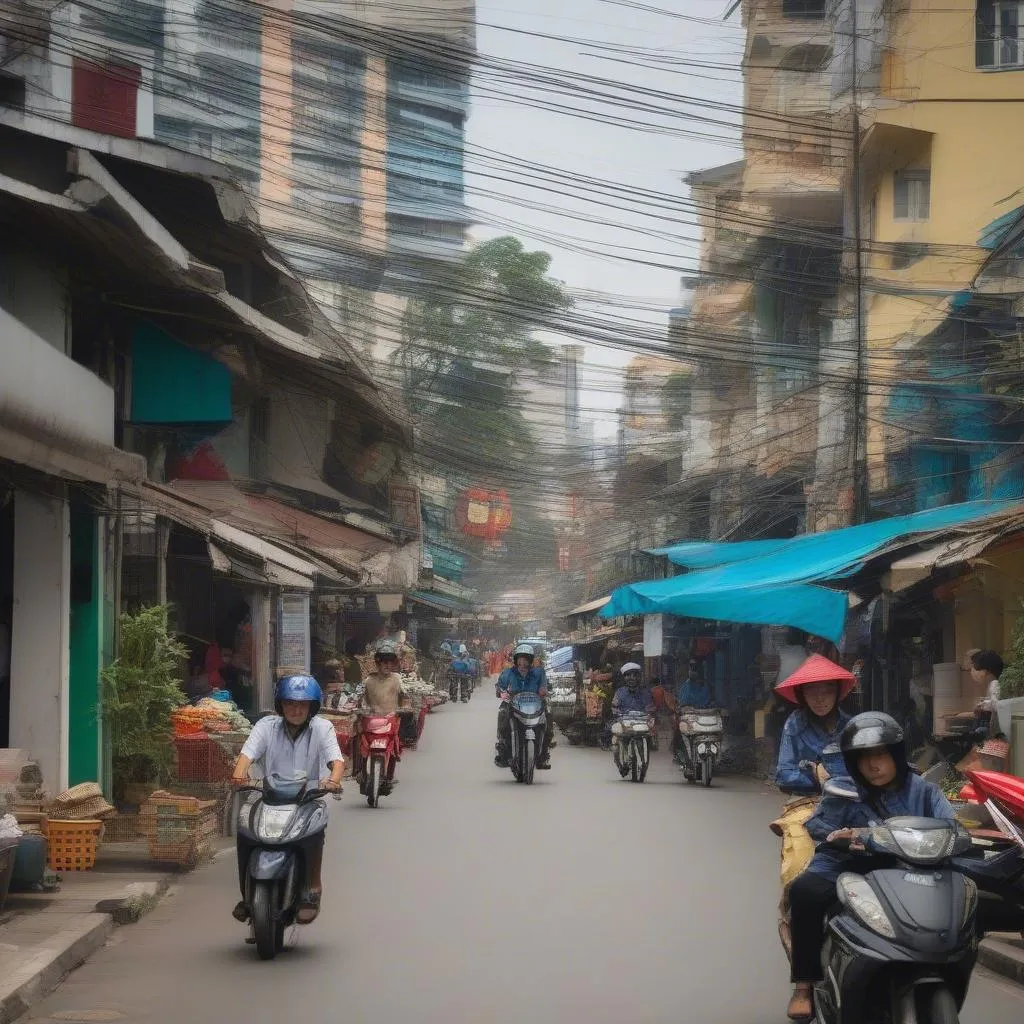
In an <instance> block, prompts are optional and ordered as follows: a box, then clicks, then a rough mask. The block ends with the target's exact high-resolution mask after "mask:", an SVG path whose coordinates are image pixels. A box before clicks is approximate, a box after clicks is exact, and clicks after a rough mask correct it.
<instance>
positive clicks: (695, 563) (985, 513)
mask: <svg viewBox="0 0 1024 1024" xmlns="http://www.w3.org/2000/svg"><path fill="white" fill-rule="evenodd" d="M1012 508H1016V509H1018V510H1019V509H1020V504H1019V502H1018V503H1016V504H1015V505H1014V504H1012V503H1008V502H1004V501H981V502H967V503H964V504H962V505H949V506H944V507H943V508H936V509H929V510H927V511H924V512H916V513H913V514H911V515H906V516H894V517H892V518H891V519H885V520H880V521H879V522H876V523H865V524H864V525H861V526H853V527H849V528H847V529H844V530H829V531H825V532H822V533H814V534H804V535H801V536H799V537H793V538H791V539H789V540H769V541H743V542H739V543H737V544H728V543H721V544H683V545H674V546H673V547H671V548H662V549H659V550H658V552H657V553H659V554H665V555H667V556H668V557H669V559H670V560H672V561H674V562H676V563H677V564H683V565H686V566H688V567H689V568H690V569H691V570H695V569H696V570H698V571H691V572H688V573H685V574H684V575H682V576H676V577H673V578H671V579H667V580H653V581H650V582H646V583H636V584H632V585H630V586H628V587H621V588H620V589H619V590H617V591H615V593H613V594H612V600H611V601H610V602H609V603H608V605H606V606H605V608H603V609H602V610H601V612H600V614H601V615H602V617H605V618H612V617H614V616H618V615H650V614H657V613H659V612H660V613H667V614H671V615H681V616H686V617H692V618H708V619H719V620H721V621H726V622H749V623H751V624H756V625H776V626H796V627H798V628H800V629H804V630H806V631H807V632H809V633H816V634H817V635H819V636H824V637H827V638H828V639H831V640H838V639H839V637H840V636H841V634H842V631H843V623H844V621H845V613H846V609H847V606H848V599H847V595H846V594H845V593H844V592H842V591H840V590H834V589H830V588H828V587H824V586H818V585H816V584H819V583H824V582H828V581H838V580H842V579H845V578H848V577H850V576H852V575H853V574H854V573H856V572H857V571H858V570H859V569H860V568H861V566H862V565H863V564H864V563H865V562H866V561H867V560H869V559H871V558H873V557H877V556H878V555H880V554H882V553H883V552H884V551H886V550H890V551H891V550H893V548H899V547H901V546H904V545H905V544H908V543H915V542H917V541H918V540H920V539H923V538H925V537H926V536H927V535H929V534H941V533H942V532H943V531H947V530H953V529H956V528H962V527H964V526H965V525H967V524H968V523H974V522H980V521H983V520H985V519H987V518H989V517H995V516H998V515H999V514H1000V513H1005V512H1007V511H1008V510H1009V509H1012ZM705 567H706V568H705Z"/></svg>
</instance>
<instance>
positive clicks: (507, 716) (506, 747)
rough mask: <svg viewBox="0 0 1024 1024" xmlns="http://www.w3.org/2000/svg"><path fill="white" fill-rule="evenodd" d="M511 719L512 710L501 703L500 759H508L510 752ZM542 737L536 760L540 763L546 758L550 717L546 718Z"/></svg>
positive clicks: (499, 724) (499, 711) (499, 715)
mask: <svg viewBox="0 0 1024 1024" xmlns="http://www.w3.org/2000/svg"><path fill="white" fill-rule="evenodd" d="M511 719H512V709H511V708H510V707H509V704H508V701H502V703H501V706H500V707H499V708H498V753H499V754H500V755H501V756H502V757H508V756H509V755H510V754H511V751H512V734H511V732H510V729H511V727H512V726H511ZM542 736H543V738H542V740H541V744H540V751H539V752H538V754H537V758H538V760H540V761H544V760H545V759H546V758H547V756H548V746H549V745H550V743H551V717H550V716H547V718H546V719H545V722H544V732H543V733H542Z"/></svg>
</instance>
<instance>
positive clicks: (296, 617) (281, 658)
mask: <svg viewBox="0 0 1024 1024" xmlns="http://www.w3.org/2000/svg"><path fill="white" fill-rule="evenodd" d="M308 671H309V594H298V593H292V594H281V596H280V597H279V598H278V601H277V676H278V678H280V677H281V676H288V675H296V674H298V673H303V672H308Z"/></svg>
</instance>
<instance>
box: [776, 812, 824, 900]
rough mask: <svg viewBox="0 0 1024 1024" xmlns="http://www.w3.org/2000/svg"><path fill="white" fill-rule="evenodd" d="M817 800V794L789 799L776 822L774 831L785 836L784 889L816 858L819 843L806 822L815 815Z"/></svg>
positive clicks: (783, 851)
mask: <svg viewBox="0 0 1024 1024" xmlns="http://www.w3.org/2000/svg"><path fill="white" fill-rule="evenodd" d="M817 803H818V802H817V800H815V799H814V798H813V797H798V798H797V799H795V800H791V801H789V802H788V803H787V804H786V806H785V808H784V809H783V811H782V814H781V815H780V816H779V817H778V818H776V819H775V821H773V822H772V825H771V829H772V831H773V832H774V833H775V834H776V835H777V836H781V837H782V855H781V858H780V862H779V875H780V880H781V882H782V889H783V892H786V891H787V890H788V889H789V887H790V886H791V885H792V884H793V882H794V881H795V880H796V878H797V877H798V876H799V875H801V874H803V872H804V870H805V869H806V867H807V865H808V864H810V863H811V859H812V858H813V857H814V846H815V843H814V840H813V839H812V838H811V837H810V835H809V834H808V832H807V829H806V828H804V825H805V823H806V822H807V821H808V819H810V817H811V816H812V815H813V814H814V808H815V807H816V806H817Z"/></svg>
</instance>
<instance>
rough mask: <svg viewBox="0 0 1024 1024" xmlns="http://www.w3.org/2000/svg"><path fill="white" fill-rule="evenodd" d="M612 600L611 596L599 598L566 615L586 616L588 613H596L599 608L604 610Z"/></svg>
mask: <svg viewBox="0 0 1024 1024" xmlns="http://www.w3.org/2000/svg"><path fill="white" fill-rule="evenodd" d="M611 599H612V598H611V594H608V595H606V596H605V597H599V598H596V599H595V600H593V601H588V602H587V603H586V604H581V605H580V606H579V608H573V610H572V611H571V612H566V613H565V614H566V615H567V616H569V615H585V614H586V613H587V612H596V611H597V610H598V608H603V607H604V606H605V605H606V604H607V603H608V602H609V601H610V600H611Z"/></svg>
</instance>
